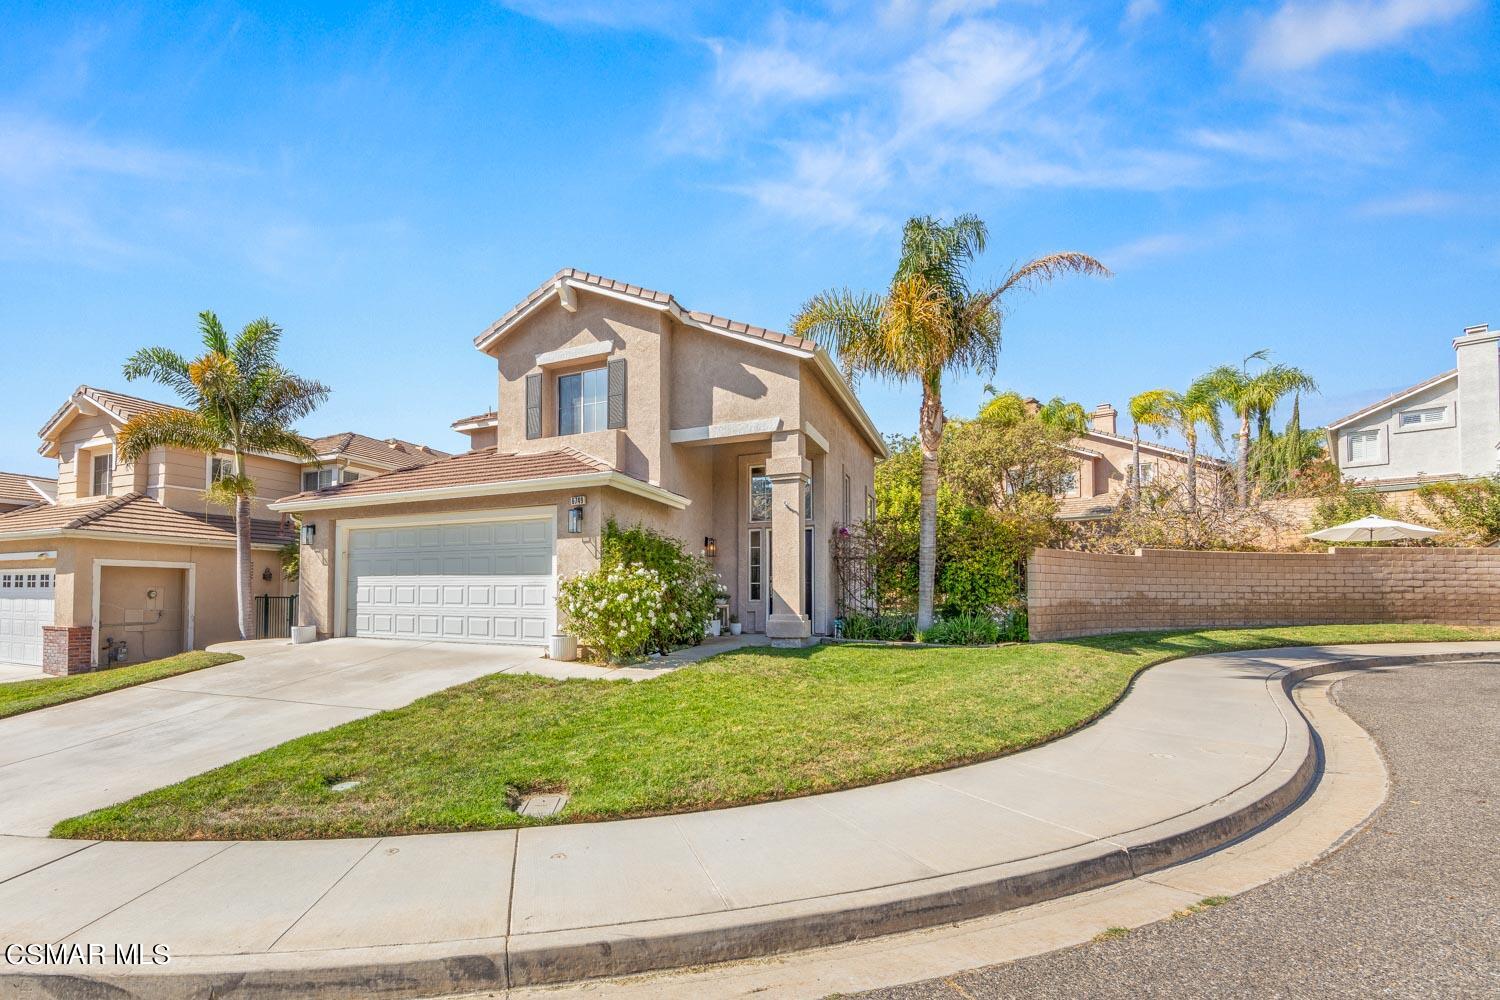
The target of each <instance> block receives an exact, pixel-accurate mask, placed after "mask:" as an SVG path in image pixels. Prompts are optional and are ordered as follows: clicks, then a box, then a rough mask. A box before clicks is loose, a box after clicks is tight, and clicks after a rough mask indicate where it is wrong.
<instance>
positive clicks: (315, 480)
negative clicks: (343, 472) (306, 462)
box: [302, 465, 339, 493]
mask: <svg viewBox="0 0 1500 1000" xmlns="http://www.w3.org/2000/svg"><path fill="white" fill-rule="evenodd" d="M338 481H339V470H338V469H335V468H334V467H333V466H331V465H330V466H325V467H324V468H321V469H304V470H303V472H302V491H303V492H304V493H311V492H312V491H313V490H323V489H327V488H328V487H330V486H332V485H333V484H334V483H336V482H338Z"/></svg>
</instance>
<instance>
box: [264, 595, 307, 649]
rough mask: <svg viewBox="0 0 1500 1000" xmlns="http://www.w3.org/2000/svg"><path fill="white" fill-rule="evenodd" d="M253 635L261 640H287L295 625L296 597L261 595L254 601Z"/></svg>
mask: <svg viewBox="0 0 1500 1000" xmlns="http://www.w3.org/2000/svg"><path fill="white" fill-rule="evenodd" d="M255 624H256V628H255V634H256V635H257V636H258V637H259V638H262V639H289V638H291V635H292V626H293V625H295V624H297V595H296V594H292V595H291V596H290V597H273V596H272V595H270V594H261V595H260V596H259V597H257V598H256V599H255Z"/></svg>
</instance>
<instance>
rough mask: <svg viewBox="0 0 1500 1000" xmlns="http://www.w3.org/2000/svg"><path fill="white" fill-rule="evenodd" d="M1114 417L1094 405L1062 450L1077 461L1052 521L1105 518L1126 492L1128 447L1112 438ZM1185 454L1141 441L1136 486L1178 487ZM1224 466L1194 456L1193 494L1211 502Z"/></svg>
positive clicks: (1122, 439)
mask: <svg viewBox="0 0 1500 1000" xmlns="http://www.w3.org/2000/svg"><path fill="white" fill-rule="evenodd" d="M1118 416H1119V414H1118V411H1117V410H1116V409H1115V408H1114V407H1113V406H1111V405H1110V404H1109V403H1100V404H1099V405H1098V406H1096V407H1095V408H1094V412H1093V413H1091V414H1089V430H1088V432H1087V433H1086V434H1081V435H1079V436H1078V437H1076V438H1074V439H1073V440H1072V442H1071V443H1070V444H1069V446H1068V450H1069V451H1070V452H1072V453H1073V454H1074V455H1076V456H1078V470H1077V472H1076V473H1074V475H1073V476H1071V477H1070V478H1069V479H1068V481H1067V482H1066V483H1065V484H1064V487H1063V492H1062V494H1061V501H1062V502H1061V504H1060V506H1059V508H1058V514H1057V516H1058V517H1059V518H1061V519H1062V520H1064V521H1089V520H1097V519H1098V518H1102V517H1107V516H1108V515H1109V514H1110V513H1112V512H1113V511H1114V509H1115V507H1116V506H1118V505H1119V503H1120V500H1121V499H1122V498H1123V497H1124V496H1125V493H1126V490H1128V489H1129V488H1130V482H1131V474H1132V473H1131V469H1132V460H1133V452H1132V450H1131V449H1132V441H1131V439H1130V438H1129V437H1126V436H1124V435H1122V434H1120V433H1118V429H1117V427H1116V423H1117V421H1118ZM1187 468H1188V454H1187V452H1185V451H1182V450H1180V449H1177V448H1169V447H1167V446H1166V445H1163V444H1158V443H1156V442H1155V441H1151V440H1148V439H1145V438H1142V440H1141V482H1142V483H1151V482H1154V481H1155V480H1156V479H1158V478H1164V479H1170V480H1171V481H1173V482H1184V481H1185V480H1186V478H1187ZM1225 468H1226V465H1225V463H1224V462H1223V461H1221V460H1219V459H1217V458H1211V457H1209V456H1206V455H1199V456H1198V494H1199V496H1200V497H1207V496H1211V495H1212V494H1213V493H1214V491H1216V490H1217V489H1218V488H1219V480H1220V478H1221V477H1222V476H1223V474H1224V470H1225Z"/></svg>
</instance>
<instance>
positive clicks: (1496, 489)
mask: <svg viewBox="0 0 1500 1000" xmlns="http://www.w3.org/2000/svg"><path fill="white" fill-rule="evenodd" d="M1417 496H1419V497H1421V498H1422V502H1423V503H1424V504H1426V505H1427V509H1428V510H1430V511H1432V514H1433V516H1434V517H1435V518H1436V519H1437V522H1438V524H1440V525H1442V526H1443V528H1444V529H1445V530H1447V531H1448V532H1449V533H1451V534H1453V535H1455V536H1456V537H1457V538H1458V539H1459V540H1461V541H1464V542H1467V543H1468V544H1470V545H1493V544H1494V543H1495V542H1497V541H1500V476H1489V477H1486V478H1484V479H1472V480H1469V481H1468V482H1463V483H1428V484H1426V485H1425V486H1422V487H1421V488H1419V489H1418V490H1417Z"/></svg>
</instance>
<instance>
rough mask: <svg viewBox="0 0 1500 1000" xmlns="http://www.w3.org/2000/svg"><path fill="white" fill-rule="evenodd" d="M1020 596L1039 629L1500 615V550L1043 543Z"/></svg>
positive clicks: (1054, 634)
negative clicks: (1136, 548) (1091, 547)
mask: <svg viewBox="0 0 1500 1000" xmlns="http://www.w3.org/2000/svg"><path fill="white" fill-rule="evenodd" d="M1027 606H1028V614H1029V616H1030V624H1031V638H1032V639H1034V640H1050V639H1064V638H1069V637H1071V636H1080V635H1095V634H1099V633H1105V632H1133V631H1144V630H1150V629H1184V628H1208V627H1242V626H1256V625H1293V624H1355V623H1372V622H1399V623H1424V622H1437V623H1447V624H1455V625H1500V549H1447V548H1443V549H1438V548H1432V549H1428V548H1353V549H1335V550H1334V551H1332V552H1320V553H1279V552H1177V551H1165V550H1157V549H1148V550H1145V551H1144V552H1142V553H1141V554H1139V555H1131V556H1122V555H1102V554H1098V553H1090V552H1068V551H1061V550H1057V549H1039V550H1038V551H1037V552H1036V553H1035V554H1033V556H1032V557H1031V561H1030V563H1029V564H1028V568H1027Z"/></svg>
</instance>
